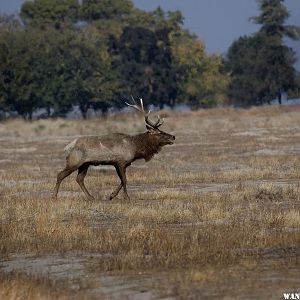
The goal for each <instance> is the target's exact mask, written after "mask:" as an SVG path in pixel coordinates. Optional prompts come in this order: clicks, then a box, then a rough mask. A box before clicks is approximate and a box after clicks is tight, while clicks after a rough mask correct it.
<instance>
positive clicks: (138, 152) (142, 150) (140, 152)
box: [132, 132, 161, 161]
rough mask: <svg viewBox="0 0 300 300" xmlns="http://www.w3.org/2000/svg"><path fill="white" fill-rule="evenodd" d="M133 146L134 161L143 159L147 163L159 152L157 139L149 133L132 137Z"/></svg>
mask: <svg viewBox="0 0 300 300" xmlns="http://www.w3.org/2000/svg"><path fill="white" fill-rule="evenodd" d="M132 142H133V144H134V146H135V159H141V158H142V159H145V161H149V160H150V159H151V158H152V157H153V156H154V155H155V154H156V153H158V152H159V151H160V150H161V146H160V144H159V139H157V138H155V137H154V136H153V135H152V134H150V133H149V132H144V133H141V134H137V135H135V136H133V137H132Z"/></svg>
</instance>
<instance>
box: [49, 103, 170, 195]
mask: <svg viewBox="0 0 300 300" xmlns="http://www.w3.org/2000/svg"><path fill="white" fill-rule="evenodd" d="M132 100H133V104H129V103H127V102H126V104H127V105H128V106H130V107H133V108H135V109H136V110H138V111H139V112H141V113H142V114H143V116H144V118H145V123H146V128H147V131H146V132H144V133H141V134H137V135H134V136H130V135H127V134H123V133H113V134H108V135H103V136H83V137H79V138H77V139H75V140H74V141H73V142H71V143H70V144H68V145H67V146H66V147H65V149H64V150H65V155H66V167H65V168H64V170H62V171H61V172H59V173H58V175H57V182H56V185H55V189H54V198H55V199H57V193H58V190H59V186H60V184H61V182H62V181H63V179H65V178H66V177H67V176H69V175H70V174H71V173H73V172H74V171H76V170H78V175H77V178H76V181H77V183H78V184H79V186H80V188H81V189H82V191H83V192H84V193H85V195H86V196H87V198H88V199H89V200H93V199H94V197H93V196H92V195H91V194H90V193H89V191H88V190H87V188H86V187H85V185H84V177H85V176H86V173H87V171H88V168H89V166H98V165H112V166H114V167H115V169H116V171H117V174H118V176H119V178H120V180H121V183H120V185H119V186H118V187H117V188H116V189H115V190H114V191H113V192H112V193H111V195H110V197H109V199H110V200H112V199H113V198H114V197H116V196H117V195H118V193H119V191H120V190H121V189H122V188H123V190H124V194H125V198H126V200H129V196H128V194H127V189H126V168H127V167H128V166H130V165H131V163H132V162H134V161H135V160H137V159H145V161H149V160H150V159H151V158H152V157H153V156H154V155H155V154H156V153H158V152H159V151H160V150H161V148H162V147H163V146H165V145H172V144H173V141H174V140H175V136H173V135H171V134H168V133H166V132H163V131H162V130H160V129H159V127H160V126H161V125H162V124H163V121H164V120H161V119H160V117H159V116H158V117H157V121H156V122H153V121H151V120H150V119H149V114H150V111H149V112H146V111H145V109H144V105H143V100H142V99H140V105H138V104H137V103H136V102H135V100H134V99H133V98H132Z"/></svg>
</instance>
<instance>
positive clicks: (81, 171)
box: [76, 164, 94, 200]
mask: <svg viewBox="0 0 300 300" xmlns="http://www.w3.org/2000/svg"><path fill="white" fill-rule="evenodd" d="M88 168H89V165H88V164H83V165H82V166H80V167H79V168H78V175H77V177H76V181H77V183H78V184H79V186H80V188H81V189H82V191H83V192H84V193H85V195H86V196H87V198H88V199H89V200H94V197H93V196H92V195H91V194H90V193H89V191H88V190H87V188H86V187H85V185H84V177H85V175H86V173H87V171H88Z"/></svg>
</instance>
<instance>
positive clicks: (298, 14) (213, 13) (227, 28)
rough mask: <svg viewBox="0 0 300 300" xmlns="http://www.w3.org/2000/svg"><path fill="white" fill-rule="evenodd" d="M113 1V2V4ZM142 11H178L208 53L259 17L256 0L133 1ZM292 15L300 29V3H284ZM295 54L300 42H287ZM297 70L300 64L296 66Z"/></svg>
mask: <svg viewBox="0 0 300 300" xmlns="http://www.w3.org/2000/svg"><path fill="white" fill-rule="evenodd" d="M112 1H113V0H112ZM22 2H24V0H0V12H1V13H13V12H18V11H19V9H20V6H21V4H22ZM133 2H134V3H135V5H136V6H137V7H139V8H141V9H144V10H153V9H155V8H157V7H158V6H161V7H162V8H163V9H164V10H177V9H178V10H180V11H181V12H182V14H183V16H184V18H185V22H184V26H185V27H186V28H188V29H189V30H190V31H191V32H194V33H196V34H197V36H198V37H199V38H200V39H202V40H203V41H204V42H205V45H206V49H207V51H208V52H218V53H220V54H222V53H224V52H226V50H227V49H228V47H229V46H230V44H231V43H232V42H233V40H235V39H237V38H238V37H240V36H242V35H245V34H247V35H248V34H251V33H254V32H255V31H257V29H258V26H257V25H255V24H253V23H251V22H249V18H250V17H252V16H257V15H258V14H259V11H258V5H257V2H256V0H133ZM285 4H286V6H287V8H288V10H289V11H290V13H291V17H290V19H289V20H288V23H291V24H294V25H298V26H300V0H285ZM288 44H289V46H291V47H292V48H293V49H294V50H295V51H297V53H298V59H299V60H300V42H299V41H298V42H291V41H289V42H288ZM298 66H300V62H298Z"/></svg>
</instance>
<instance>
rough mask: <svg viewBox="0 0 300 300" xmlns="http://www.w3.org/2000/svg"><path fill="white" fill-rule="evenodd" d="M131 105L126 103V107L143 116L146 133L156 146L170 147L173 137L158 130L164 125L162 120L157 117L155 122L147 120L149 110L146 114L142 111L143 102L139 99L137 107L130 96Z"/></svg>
mask: <svg viewBox="0 0 300 300" xmlns="http://www.w3.org/2000/svg"><path fill="white" fill-rule="evenodd" d="M131 98H132V101H133V104H130V103H127V102H125V103H126V105H128V106H130V107H133V108H134V109H136V110H138V111H139V112H141V113H142V114H143V115H144V118H145V123H146V128H147V133H148V134H150V135H151V136H152V138H153V139H155V140H156V141H157V144H159V146H160V147H162V146H165V145H172V144H173V143H174V140H175V136H174V135H171V134H169V133H166V132H164V131H162V130H161V129H159V127H160V126H161V125H162V124H163V123H164V119H161V118H160V117H159V116H157V121H156V122H153V121H151V120H150V119H149V115H150V112H151V111H150V110H149V111H148V112H146V111H145V109H144V104H143V100H142V99H141V98H140V105H138V104H137V103H136V102H135V100H134V98H133V97H132V96H131Z"/></svg>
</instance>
